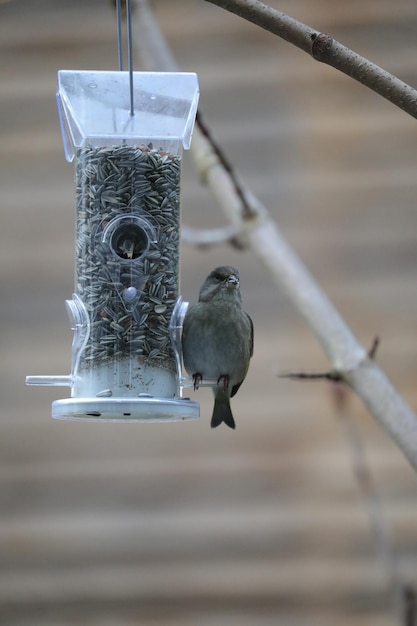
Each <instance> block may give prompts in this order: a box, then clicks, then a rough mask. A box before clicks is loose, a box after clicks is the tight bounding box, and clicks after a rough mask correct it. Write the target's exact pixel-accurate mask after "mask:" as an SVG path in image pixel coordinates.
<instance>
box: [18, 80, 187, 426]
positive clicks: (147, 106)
mask: <svg viewBox="0 0 417 626" xmlns="http://www.w3.org/2000/svg"><path fill="white" fill-rule="evenodd" d="M129 78H130V80H129ZM132 78H133V81H132ZM57 102H58V110H59V117H60V123H61V130H62V135H63V142H64V149H65V155H66V158H67V160H68V161H73V160H74V162H75V188H76V217H75V221H76V227H75V290H74V291H75V292H74V294H73V297H72V299H71V300H67V302H66V305H67V309H68V313H69V316H70V319H71V324H72V328H73V330H74V337H73V344H72V367H71V374H70V375H68V376H28V377H27V379H26V382H27V384H31V385H55V386H63V385H66V386H69V387H71V397H70V398H67V399H62V400H56V401H55V402H53V404H52V416H53V417H56V418H59V419H69V420H94V421H104V420H106V421H109V420H110V421H139V422H141V421H176V420H186V419H195V418H197V417H198V416H199V405H198V403H196V402H192V401H191V400H189V399H184V398H182V397H181V348H180V329H181V325H182V317H183V316H184V313H185V310H186V306H187V305H186V303H183V302H182V300H181V297H180V296H179V238H180V173H181V153H182V148H185V149H187V148H189V146H190V141H191V135H192V130H193V126H194V121H195V115H196V110H197V103H198V81H197V76H196V75H195V74H191V73H148V72H134V73H132V75H131V76H130V77H129V73H128V72H124V71H115V72H111V71H109V72H96V71H94V72H90V71H60V72H58V92H57ZM132 102H133V103H134V110H132V109H131V110H129V107H130V103H132Z"/></svg>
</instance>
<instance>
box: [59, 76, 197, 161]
mask: <svg viewBox="0 0 417 626" xmlns="http://www.w3.org/2000/svg"><path fill="white" fill-rule="evenodd" d="M198 96H199V89H198V79H197V75H196V74H193V73H188V72H133V103H134V115H131V106H130V81H129V72H120V71H114V72H113V71H111V72H107V71H105V72H103V71H100V72H98V71H97V72H96V71H95V72H90V71H79V70H60V71H59V72H58V91H57V103H58V110H59V117H60V123H61V130H62V135H63V141H64V148H65V156H66V158H67V160H68V161H72V160H73V158H74V155H75V151H76V148H80V147H82V146H83V145H84V143H85V142H86V140H87V139H88V140H89V142H93V143H97V142H100V141H101V142H103V143H104V144H105V145H107V144H108V143H109V142H110V143H111V144H112V145H114V144H118V143H120V142H122V141H123V142H124V143H126V142H127V143H132V142H134V143H137V142H138V141H140V142H149V141H151V142H154V143H156V144H158V142H159V143H160V144H161V145H162V144H163V143H164V144H166V143H167V142H168V143H171V144H173V143H175V142H177V143H178V144H180V143H182V145H183V147H184V148H185V149H188V148H189V147H190V143H191V135H192V131H193V127H194V121H195V115H196V112H197V104H198ZM157 147H159V145H158V146H157Z"/></svg>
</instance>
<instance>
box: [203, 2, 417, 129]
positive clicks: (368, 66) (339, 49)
mask: <svg viewBox="0 0 417 626" xmlns="http://www.w3.org/2000/svg"><path fill="white" fill-rule="evenodd" d="M206 2H210V3H211V4H215V5H216V6H218V7H221V8H222V9H226V11H230V12H231V13H234V14H235V15H238V16H240V17H242V18H243V19H245V20H248V21H249V22H252V23H253V24H256V25H257V26H260V27H261V28H264V29H265V30H267V31H269V32H271V33H274V34H275V35H277V36H278V37H281V38H282V39H285V41H288V42H289V43H291V44H293V45H294V46H297V48H300V49H301V50H304V52H307V54H309V55H310V56H311V57H313V59H315V60H316V61H320V62H321V63H326V64H327V65H330V66H331V67H334V68H335V69H337V70H339V71H340V72H343V73H344V74H347V75H348V76H350V77H351V78H354V79H355V80H357V81H358V82H360V83H362V85H365V86H366V87H368V88H369V89H372V90H373V91H375V92H376V93H378V94H379V95H380V96H382V97H383V98H385V99H386V100H389V101H390V102H392V103H393V104H395V106H397V107H399V108H400V109H402V110H403V111H405V112H406V113H408V114H409V115H411V116H412V117H417V90H415V89H413V87H411V86H410V85H407V83H404V82H403V81H402V80H400V79H399V78H397V77H396V76H394V75H393V74H390V73H389V72H387V71H386V70H384V69H383V68H381V67H379V66H378V65H375V63H372V62H371V61H369V60H368V59H366V58H365V57H362V56H360V55H359V54H357V53H356V52H353V50H350V49H349V48H347V47H346V46H344V45H342V44H341V43H339V42H338V41H336V40H335V39H333V37H331V36H330V35H327V34H326V33H321V32H319V31H317V30H314V29H313V28H311V27H310V26H307V25H306V24H303V23H302V22H299V21H298V20H295V19H294V18H292V17H289V16H288V15H286V14H285V13H282V12H281V11H277V10H276V9H273V8H272V7H270V6H268V5H266V4H264V3H263V2H259V0H206Z"/></svg>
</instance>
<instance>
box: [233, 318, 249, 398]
mask: <svg viewBox="0 0 417 626" xmlns="http://www.w3.org/2000/svg"><path fill="white" fill-rule="evenodd" d="M245 315H246V317H247V318H248V320H249V322H250V355H251V356H253V322H252V318H251V317H249V315H248V314H247V313H245ZM236 391H237V389H236Z"/></svg>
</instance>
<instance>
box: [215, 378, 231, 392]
mask: <svg viewBox="0 0 417 626" xmlns="http://www.w3.org/2000/svg"><path fill="white" fill-rule="evenodd" d="M229 381H230V378H229V375H228V374H221V375H220V376H219V377H218V379H217V384H218V385H222V386H223V391H227V390H228V389H229Z"/></svg>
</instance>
